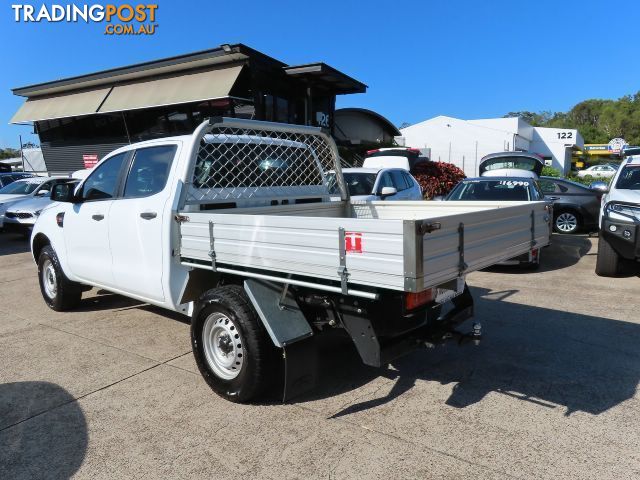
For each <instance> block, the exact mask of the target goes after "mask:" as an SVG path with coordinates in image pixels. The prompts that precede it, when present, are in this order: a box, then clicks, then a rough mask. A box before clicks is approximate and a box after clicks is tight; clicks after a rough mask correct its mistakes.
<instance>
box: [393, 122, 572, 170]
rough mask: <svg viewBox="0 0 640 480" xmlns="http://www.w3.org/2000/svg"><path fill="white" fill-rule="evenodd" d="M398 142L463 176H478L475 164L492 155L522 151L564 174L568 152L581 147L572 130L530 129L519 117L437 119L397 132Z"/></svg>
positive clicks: (570, 152) (570, 163) (567, 162)
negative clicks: (458, 170)
mask: <svg viewBox="0 0 640 480" xmlns="http://www.w3.org/2000/svg"><path fill="white" fill-rule="evenodd" d="M400 134H401V136H400V137H399V138H398V141H399V143H401V144H403V145H405V146H407V147H417V148H421V149H426V148H429V149H430V150H431V155H430V158H431V159H432V160H435V161H442V162H448V163H453V164H455V165H456V166H458V167H459V168H461V169H462V170H464V172H465V174H466V175H467V176H470V177H471V176H476V175H478V163H479V162H480V160H481V159H482V157H484V156H485V155H488V154H489V153H496V152H509V151H522V152H531V153H536V154H538V155H540V156H541V157H542V158H543V159H544V160H545V164H546V165H548V166H550V167H553V168H556V169H558V170H560V171H561V172H562V173H564V174H566V173H568V172H569V170H570V169H571V165H572V153H573V152H575V151H578V150H580V149H581V148H582V147H583V146H584V140H583V139H582V136H581V135H580V132H578V131H577V130H575V129H558V128H542V127H533V126H531V125H529V124H528V123H527V122H525V121H524V120H522V119H521V118H489V119H480V120H461V119H458V118H454V117H447V116H438V117H435V118H432V119H430V120H426V121H424V122H420V123H417V124H415V125H411V126H409V127H406V128H403V129H401V130H400Z"/></svg>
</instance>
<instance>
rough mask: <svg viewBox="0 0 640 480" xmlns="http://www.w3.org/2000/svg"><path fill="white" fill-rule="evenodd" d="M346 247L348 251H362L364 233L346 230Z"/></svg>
mask: <svg viewBox="0 0 640 480" xmlns="http://www.w3.org/2000/svg"><path fill="white" fill-rule="evenodd" d="M344 249H345V251H346V252H347V253H362V233H360V232H344Z"/></svg>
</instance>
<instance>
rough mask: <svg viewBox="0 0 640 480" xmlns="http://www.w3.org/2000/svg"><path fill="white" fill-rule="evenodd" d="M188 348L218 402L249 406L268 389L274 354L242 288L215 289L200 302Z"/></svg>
mask: <svg viewBox="0 0 640 480" xmlns="http://www.w3.org/2000/svg"><path fill="white" fill-rule="evenodd" d="M191 344H192V347H193V354H194V356H195V360H196V363H197V365H198V369H199V370H200V373H201V374H202V376H203V377H204V379H205V381H206V382H207V383H208V384H209V386H210V387H211V389H212V390H213V391H215V392H216V393H217V394H218V395H220V396H221V397H223V398H226V399H227V400H230V401H232V402H238V403H243V402H248V401H249V400H251V399H252V398H255V397H256V396H258V395H259V394H260V393H262V392H263V391H264V390H266V388H267V387H268V386H269V385H270V383H271V378H272V377H273V373H274V369H276V368H275V359H276V349H275V347H274V346H273V343H272V342H271V339H270V338H269V334H268V333H267V331H266V329H265V328H264V325H263V324H262V322H261V320H260V318H258V314H257V313H256V311H255V309H254V308H253V306H252V305H251V303H250V302H249V299H248V298H247V295H246V293H245V292H244V289H243V288H242V287H241V286H238V285H227V286H224V287H220V288H215V289H212V290H209V291H208V292H206V293H204V294H203V295H202V296H201V297H200V299H199V302H198V307H197V308H196V311H195V313H194V316H193V318H192V320H191ZM276 370H277V369H276Z"/></svg>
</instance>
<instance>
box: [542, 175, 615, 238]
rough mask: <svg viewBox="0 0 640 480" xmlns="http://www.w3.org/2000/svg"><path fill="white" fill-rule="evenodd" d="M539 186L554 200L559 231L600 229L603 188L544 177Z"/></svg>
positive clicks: (547, 197) (555, 226)
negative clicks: (599, 219) (599, 217)
mask: <svg viewBox="0 0 640 480" xmlns="http://www.w3.org/2000/svg"><path fill="white" fill-rule="evenodd" d="M538 185H539V186H540V189H541V190H542V192H543V193H544V195H545V198H546V199H547V200H551V201H553V229H554V230H555V231H556V232H558V233H577V232H579V231H586V232H594V231H596V230H597V229H598V216H599V215H600V202H601V200H602V195H603V191H602V190H600V189H594V188H589V187H586V186H584V185H581V184H579V183H576V182H572V181H571V180H567V179H565V178H554V177H540V179H539V180H538Z"/></svg>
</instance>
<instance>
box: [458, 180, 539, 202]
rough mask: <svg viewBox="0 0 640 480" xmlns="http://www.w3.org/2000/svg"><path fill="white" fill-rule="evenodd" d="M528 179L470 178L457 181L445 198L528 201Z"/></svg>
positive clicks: (529, 183) (529, 184)
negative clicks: (469, 179)
mask: <svg viewBox="0 0 640 480" xmlns="http://www.w3.org/2000/svg"><path fill="white" fill-rule="evenodd" d="M530 186H531V182H530V181H528V180H471V181H465V182H461V183H459V184H458V185H457V186H456V187H455V188H454V189H453V191H452V192H451V194H449V197H447V200H476V201H494V200H497V201H528V200H530V199H531V198H530V193H529V188H530Z"/></svg>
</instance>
